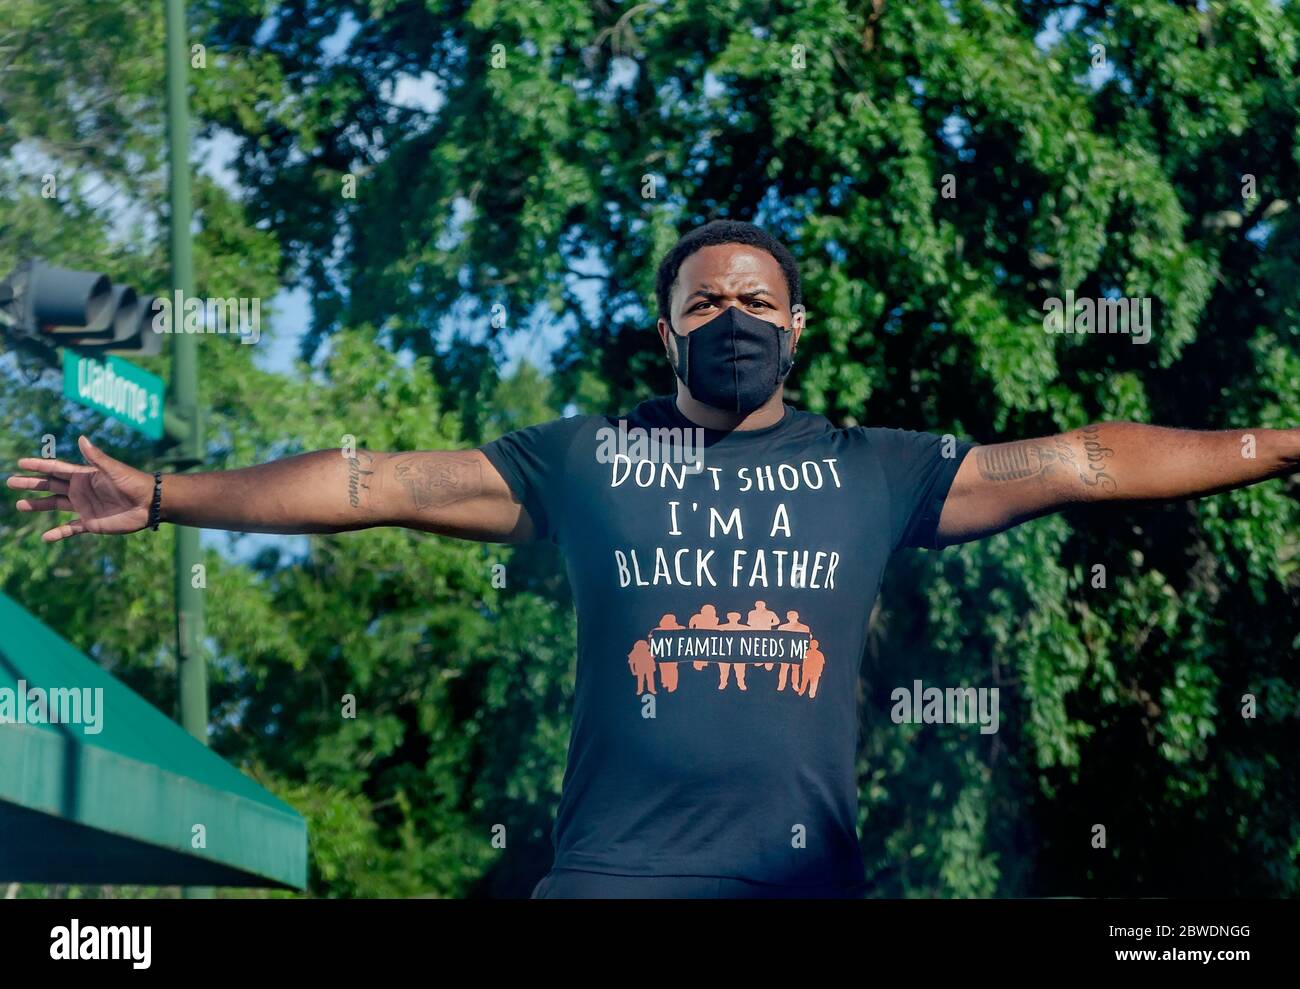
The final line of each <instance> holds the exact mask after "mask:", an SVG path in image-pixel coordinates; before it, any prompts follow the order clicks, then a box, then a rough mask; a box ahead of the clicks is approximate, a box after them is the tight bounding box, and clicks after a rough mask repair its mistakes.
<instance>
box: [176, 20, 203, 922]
mask: <svg viewBox="0 0 1300 989" xmlns="http://www.w3.org/2000/svg"><path fill="white" fill-rule="evenodd" d="M165 2H166V5H167V138H168V144H169V154H168V161H169V165H170V178H171V181H170V193H171V268H172V288H173V290H179V291H181V292H183V293H184V294H185V296H186V297H187V298H188V297H189V296H191V295H192V294H193V292H194V261H193V256H192V254H191V249H190V215H191V214H190V126H189V97H188V84H189V79H188V72H189V64H188V62H187V59H188V57H189V44H188V41H187V38H186V29H185V0H165ZM178 315H179V314H178V313H173V318H176V317H177V316H178ZM175 329H177V327H173V330H175ZM198 386H199V366H198V345H197V340H196V337H195V335H194V334H190V333H176V332H173V333H172V380H171V391H170V393H169V395H168V406H169V411H170V412H171V413H172V415H173V416H174V421H175V422H176V423H177V424H178V425H180V426H181V428H182V430H183V434H182V435H181V436H180V437H178V438H179V440H180V442H179V443H178V444H177V445H176V447H175V448H174V449H173V452H172V455H171V462H172V463H173V465H174V466H175V469H176V470H177V471H183V470H189V469H191V468H193V467H194V466H196V465H197V464H199V463H200V462H201V461H202V459H203V451H202V445H203V441H202V422H201V421H200V416H199V403H198V391H199V387H198ZM175 534H176V548H175V586H176V656H177V667H178V673H179V680H180V714H181V725H182V726H183V727H184V728H185V730H186V731H188V732H189V733H190V734H191V735H193V736H194V737H195V738H197V739H198V740H199V741H200V742H202V743H203V744H204V745H207V744H208V671H207V666H206V664H205V662H204V657H203V592H202V590H200V589H199V588H196V587H195V586H194V581H193V577H192V573H193V568H194V566H195V565H196V564H198V562H199V531H198V530H197V529H192V528H189V527H188V526H176V533H175ZM195 823H202V822H195ZM183 894H184V895H185V896H186V897H187V898H199V899H202V898H208V897H211V896H212V889H211V888H210V887H201V886H194V887H186V888H185V890H184V891H183Z"/></svg>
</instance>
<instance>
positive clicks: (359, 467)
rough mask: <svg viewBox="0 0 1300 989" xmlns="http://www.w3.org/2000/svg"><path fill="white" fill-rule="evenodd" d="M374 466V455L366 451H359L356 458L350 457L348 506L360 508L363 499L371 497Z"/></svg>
mask: <svg viewBox="0 0 1300 989" xmlns="http://www.w3.org/2000/svg"><path fill="white" fill-rule="evenodd" d="M362 461H364V463H363V462H362ZM374 465H375V457H374V455H373V454H371V453H368V452H367V451H365V450H358V451H357V455H356V456H355V457H348V504H349V505H351V506H352V507H353V508H360V507H361V499H362V498H364V497H368V496H369V495H370V479H371V477H373V476H374V473H375V466H374Z"/></svg>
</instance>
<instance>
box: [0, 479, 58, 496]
mask: <svg viewBox="0 0 1300 989" xmlns="http://www.w3.org/2000/svg"><path fill="white" fill-rule="evenodd" d="M5 485H6V486H7V487H10V488H14V489H15V490H17V491H52V492H54V493H55V494H67V493H68V482H67V481H65V480H62V479H61V478H57V477H56V478H49V477H11V478H9V479H8V480H7V481H5Z"/></svg>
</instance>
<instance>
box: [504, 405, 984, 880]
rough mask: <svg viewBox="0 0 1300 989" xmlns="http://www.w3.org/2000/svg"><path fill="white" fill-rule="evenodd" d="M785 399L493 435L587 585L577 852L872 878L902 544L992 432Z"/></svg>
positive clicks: (572, 813) (660, 863)
mask: <svg viewBox="0 0 1300 989" xmlns="http://www.w3.org/2000/svg"><path fill="white" fill-rule="evenodd" d="M784 408H785V413H784V417H783V418H782V419H781V421H780V422H779V423H776V424H775V425H772V426H769V427H765V428H762V429H753V430H737V431H731V432H720V431H716V430H700V429H699V427H697V426H695V425H694V424H693V423H692V422H690V420H688V419H687V418H686V417H685V416H684V415H683V414H682V413H681V411H680V410H679V409H678V408H677V404H676V401H675V399H674V397H672V396H665V397H661V398H656V399H650V400H648V401H645V402H642V403H641V404H640V405H638V406H637V407H636V408H635V409H634V410H633V411H632V412H631V413H629V414H628V415H627V416H626V417H623V418H622V419H619V418H615V417H609V416H577V417H574V418H569V419H558V420H555V421H553V422H547V423H543V424H540V425H537V426H531V427H528V428H526V429H521V430H518V431H516V432H513V433H509V434H507V435H505V436H503V437H501V438H500V439H497V440H495V441H493V442H491V443H488V444H487V445H486V446H484V447H483V452H484V454H486V456H487V458H488V459H489V460H490V461H491V462H492V464H493V465H495V466H496V468H497V469H498V470H499V471H500V472H501V475H502V477H504V478H505V480H506V482H507V483H508V484H509V485H510V487H511V489H512V490H513V491H514V492H515V495H516V496H517V497H518V498H519V500H520V501H521V502H522V503H523V505H524V507H525V508H526V509H527V511H528V514H529V516H530V517H531V518H532V520H533V524H534V527H535V529H536V532H537V537H538V538H539V539H547V540H550V541H552V542H554V543H556V544H558V546H559V547H560V550H561V552H562V554H563V557H564V559H565V563H566V566H567V570H568V576H569V581H570V584H571V585H572V588H573V594H574V599H575V605H576V608H577V614H578V667H577V683H576V687H575V698H574V710H573V727H572V735H571V737H570V742H569V755H568V765H567V767H566V770H565V775H564V784H563V791H562V794H561V798H560V807H559V813H558V816H557V819H556V822H555V829H554V834H553V837H554V841H555V849H556V858H555V867H556V868H561V869H563V868H569V869H584V870H589V871H594V872H607V873H613V874H620V875H640V876H658V875H688V876H720V877H734V878H739V879H747V880H751V881H758V882H768V883H777V884H789V885H796V884H808V883H845V884H860V883H861V882H862V881H863V875H864V873H863V864H862V856H861V850H860V847H859V843H858V836H857V827H856V820H857V804H858V793H857V780H856V772H855V765H854V758H855V751H856V749H857V742H858V711H857V703H856V699H857V682H858V675H859V666H860V663H861V658H862V655H863V650H864V646H865V643H866V634H867V619H868V616H869V615H870V614H871V607H872V604H873V602H874V601H875V598H876V594H877V591H878V590H879V587H880V581H881V577H882V575H883V573H884V569H885V563H886V561H887V560H888V559H889V557H890V554H891V553H892V552H893V551H894V550H895V549H897V548H900V547H903V546H922V547H933V546H934V545H935V538H936V529H937V526H938V522H939V513H940V511H941V510H942V507H943V501H944V498H945V497H946V496H947V493H948V489H949V487H950V486H951V484H952V479H953V477H954V475H955V474H956V473H957V468H958V466H959V465H960V464H961V461H962V458H963V457H964V456H965V454H966V451H967V450H968V449H969V448H970V446H971V445H972V444H970V443H966V442H959V441H957V440H955V439H954V438H953V437H946V438H945V437H943V436H939V435H935V434H931V433H920V432H912V431H907V430H900V429H878V428H865V427H860V426H859V427H851V428H836V427H835V426H833V425H832V424H831V423H830V422H829V421H828V420H827V419H826V418H825V417H823V416H820V415H814V414H811V413H807V412H801V411H797V410H796V409H794V408H792V407H791V406H789V405H786V406H785V407H784ZM620 437H621V439H620ZM670 440H671V441H674V443H675V445H669V441H670ZM692 457H695V458H697V459H694V460H692ZM673 459H676V460H678V461H682V460H686V461H688V462H686V463H682V462H671V461H672V460H673ZM742 684H743V687H744V689H741V687H742ZM652 691H653V692H652Z"/></svg>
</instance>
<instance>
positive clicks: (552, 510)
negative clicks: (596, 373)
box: [479, 416, 582, 543]
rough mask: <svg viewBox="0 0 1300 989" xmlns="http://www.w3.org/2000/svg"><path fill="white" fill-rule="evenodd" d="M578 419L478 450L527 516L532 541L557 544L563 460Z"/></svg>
mask: <svg viewBox="0 0 1300 989" xmlns="http://www.w3.org/2000/svg"><path fill="white" fill-rule="evenodd" d="M581 419H582V417H581V416H575V417H573V418H569V419H553V420H551V421H550V422H543V423H538V424H537V425H536V426H526V427H525V428H523V429H517V430H515V431H514V432H510V433H506V434H505V435H504V436H501V437H498V438H497V439H495V440H492V441H491V442H489V443H485V444H483V446H481V447H479V449H480V450H481V451H482V452H483V455H484V456H485V457H487V459H488V462H489V463H491V464H492V466H493V467H495V468H496V469H497V471H498V472H499V473H500V474H501V476H502V478H504V479H505V482H506V484H508V485H509V486H510V490H511V491H513V492H514V495H515V497H516V498H517V499H519V503H520V504H521V505H523V506H524V510H525V511H527V512H528V517H529V518H530V519H532V522H533V531H534V535H533V538H534V540H536V541H544V542H552V543H554V542H558V532H559V529H560V524H561V521H562V518H561V516H562V511H563V509H562V505H563V502H562V500H561V496H562V494H563V490H564V489H563V478H564V474H565V460H566V459H567V457H568V453H569V447H570V446H571V445H572V441H573V437H574V435H575V430H576V427H577V425H578V424H579V422H580V421H581Z"/></svg>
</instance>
